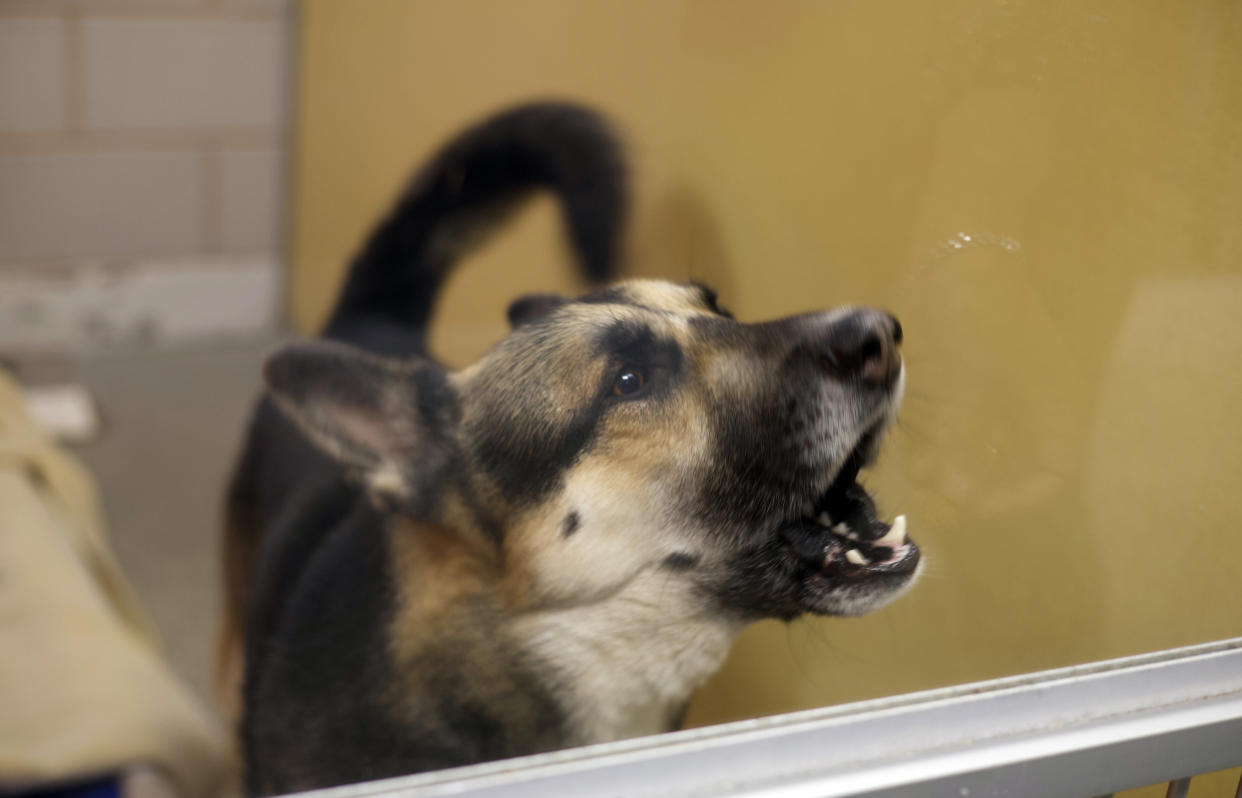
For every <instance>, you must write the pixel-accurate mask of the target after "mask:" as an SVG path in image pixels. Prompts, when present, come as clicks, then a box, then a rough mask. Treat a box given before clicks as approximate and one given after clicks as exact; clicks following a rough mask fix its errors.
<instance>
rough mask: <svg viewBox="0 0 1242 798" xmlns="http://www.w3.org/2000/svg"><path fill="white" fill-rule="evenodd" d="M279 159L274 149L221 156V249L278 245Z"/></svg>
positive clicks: (267, 247)
mask: <svg viewBox="0 0 1242 798" xmlns="http://www.w3.org/2000/svg"><path fill="white" fill-rule="evenodd" d="M282 199H283V197H282V193H281V191H280V157H279V153H278V151H277V150H275V149H254V150H225V151H223V152H222V153H221V154H220V246H221V247H223V248H224V249H228V250H238V249H271V248H273V247H275V246H276V244H277V242H278V241H279V231H278V230H277V227H276V226H277V224H279V220H280V218H281V214H280V205H281V202H282Z"/></svg>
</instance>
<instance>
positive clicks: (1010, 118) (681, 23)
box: [290, 0, 1242, 723]
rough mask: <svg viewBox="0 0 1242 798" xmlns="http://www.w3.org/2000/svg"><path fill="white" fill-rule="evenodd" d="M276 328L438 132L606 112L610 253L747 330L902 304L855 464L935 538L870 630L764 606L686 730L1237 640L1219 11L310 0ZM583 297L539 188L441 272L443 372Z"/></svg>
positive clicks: (1239, 326)
mask: <svg viewBox="0 0 1242 798" xmlns="http://www.w3.org/2000/svg"><path fill="white" fill-rule="evenodd" d="M304 12H305V13H304V17H303V21H302V33H303V41H302V55H301V58H302V63H301V86H300V92H299V104H298V109H297V112H298V120H297V125H298V141H297V154H296V170H295V172H296V176H297V178H296V192H295V197H294V213H293V218H292V244H293V248H292V249H293V259H294V269H293V274H292V285H291V292H290V310H291V313H292V316H293V318H294V319H295V320H296V322H297V323H298V324H299V325H300V326H301V327H303V328H304V329H308V328H313V327H314V326H315V325H316V324H317V323H318V321H319V320H320V319H321V318H322V317H323V314H324V313H325V309H326V304H327V302H328V301H329V299H330V297H331V296H332V294H333V292H334V290H335V284H336V280H337V279H338V277H339V275H340V273H341V269H342V267H343V264H344V262H345V260H346V258H347V257H348V255H349V254H350V252H351V251H352V250H353V249H354V248H355V247H356V246H357V245H358V243H359V241H360V240H361V237H362V236H363V234H364V232H365V230H366V229H367V227H368V226H369V225H370V224H371V223H372V222H373V221H374V220H375V219H376V217H377V215H378V214H379V213H380V212H381V211H382V210H383V209H384V207H385V206H386V204H387V203H388V201H389V200H390V199H391V197H392V195H393V193H394V192H395V191H396V190H397V188H398V186H399V185H400V184H401V182H402V181H403V179H404V177H405V176H406V175H407V174H408V172H409V169H410V168H411V167H412V166H413V165H414V164H416V163H417V162H419V161H420V160H421V159H422V158H423V157H424V156H425V155H427V154H428V152H429V150H430V149H431V148H432V147H433V146H434V145H435V144H436V143H437V142H439V141H441V140H442V139H443V138H444V137H445V136H447V135H449V134H450V133H452V132H453V131H455V130H457V129H458V128H459V127H460V126H462V125H463V124H465V123H466V122H468V121H470V120H473V119H476V118H477V117H479V116H480V115H482V114H485V113H487V112H489V111H491V110H495V109H497V108H499V107H501V106H504V105H507V104H510V103H513V102H515V101H518V100H521V99H526V98H531V97H547V96H554V97H564V98H575V99H581V100H584V101H587V102H589V103H591V104H593V105H595V106H597V107H599V108H601V109H603V110H604V111H605V112H607V113H608V114H610V115H611V116H612V117H613V118H614V119H615V120H616V121H617V122H618V123H619V124H620V125H621V126H622V128H623V130H624V133H625V136H626V138H627V140H628V143H629V146H630V150H631V153H632V160H633V165H634V171H635V178H636V181H637V196H638V207H637V209H636V215H637V219H636V224H635V226H634V230H633V233H632V236H631V239H630V244H629V246H630V270H631V272H634V273H644V274H659V275H663V276H667V277H670V278H674V279H685V278H688V277H691V276H693V277H695V278H697V279H703V280H707V281H709V282H713V283H715V284H716V285H717V286H718V287H719V288H720V289H721V294H722V298H723V301H724V302H725V303H726V304H727V305H729V306H730V307H732V308H733V309H735V310H736V311H737V312H738V315H739V316H740V317H741V318H743V319H744V320H757V319H761V318H765V317H773V316H778V315H785V314H789V313H792V312H796V311H800V310H804V309H809V308H813V307H821V306H829V305H833V304H836V303H840V302H846V301H849V302H865V303H869V304H876V305H881V306H885V307H889V308H892V309H893V310H895V311H896V312H897V313H898V315H899V316H900V317H901V319H902V322H903V324H904V325H905V327H906V330H907V342H908V343H907V347H906V354H907V358H908V364H909V376H910V386H911V387H910V390H909V394H908V399H907V402H906V405H905V409H904V411H903V415H902V420H901V424H900V426H899V427H898V429H897V430H896V431H895V434H894V435H893V436H892V438H891V440H890V445H889V447H888V449H887V452H886V455H885V457H884V459H883V461H882V462H881V464H880V465H879V467H878V468H877V469H876V470H875V472H874V474H873V475H872V476H871V478H870V480H869V484H870V485H871V486H872V487H874V488H875V489H876V492H877V494H878V496H879V497H880V501H881V503H882V505H883V506H884V507H885V508H886V509H887V510H888V511H889V512H890V513H895V512H900V511H904V512H906V513H908V514H909V516H910V519H911V524H912V532H913V534H914V536H915V537H916V538H917V539H918V540H919V542H920V543H921V544H922V545H923V547H924V549H925V551H926V553H927V557H928V560H929V568H928V574H927V576H926V578H925V579H924V581H923V582H922V583H921V584H920V585H919V587H918V588H917V589H916V590H915V592H914V593H912V594H911V595H910V596H908V597H907V598H905V599H903V600H902V601H900V602H898V603H897V604H896V605H894V606H893V607H891V608H890V609H888V610H885V611H884V612H882V613H879V614H877V615H874V616H870V617H868V618H865V619H860V620H825V619H814V620H807V621H802V622H798V623H796V624H794V625H792V626H788V627H786V626H784V625H781V624H777V623H765V624H759V625H757V626H755V627H754V628H752V629H750V630H749V631H748V632H747V633H745V634H744V635H743V638H742V640H741V641H740V644H739V645H738V646H737V649H736V651H735V652H734V655H733V656H732V657H731V658H730V660H729V662H728V664H727V665H726V667H725V668H724V670H723V672H722V673H721V674H720V675H719V677H718V678H716V679H715V680H714V681H712V682H711V684H710V685H708V687H707V688H706V689H705V690H703V691H702V693H701V695H700V697H699V700H698V701H697V702H696V704H695V706H694V708H693V710H692V713H691V721H692V722H694V723H707V722H713V721H719V720H727V719H736V718H741V717H748V716H754V715H760V714H766V713H771V712H776V711H783V710H790V709H795V708H804V707H811V706H817V705H822V704H828V703H836V702H842V701H849V700H854V699H861V698H866V697H872V696H878V695H884V694H890V693H896V692H901V691H907V690H914V689H920V688H927V687H933V686H938V685H945V684H951V683H959V682H965V681H969V680H974V679H979V678H984V677H991V676H998V675H1002V674H1009V673H1015V672H1021V671H1031V670H1037V669H1042V668H1047V667H1052V666H1057V665H1064V664H1068V663H1076V662H1083V661H1088V660H1093V659H1100V658H1104V657H1113V656H1119V655H1123V654H1127V653H1132V652H1137V651H1143V650H1150V649H1157V648H1163V647H1168V646H1174V645H1181V644H1187V643H1193V642H1199V641H1205V640H1210V639H1215V638H1221V637H1227V636H1234V635H1240V634H1242V586H1240V585H1239V583H1240V582H1242V532H1239V527H1238V521H1237V519H1238V516H1239V515H1240V514H1242V512H1240V511H1242V499H1240V498H1239V495H1240V492H1242V479H1240V478H1242V421H1240V416H1242V4H1239V3H1237V2H1234V0H1219V1H1218V2H1191V1H1190V0H1188V1H1187V2H1182V3H1156V2H1135V0H1116V2H1098V1H1094V0H1092V1H1091V2H1084V1H1082V0H1076V1H1073V2H1046V1H1045V0H1038V1H1036V0H1031V1H1030V2H1027V1H1026V0H1008V1H1006V0H990V1H989V0H942V1H941V2H936V3H921V2H901V3H898V2H890V1H886V0H857V1H856V2H855V1H849V2H826V1H822V0H817V1H816V2H780V3H772V2H759V1H758V0H752V1H751V2H725V1H724V0H713V2H704V3H697V2H686V1H684V0H683V1H681V2H677V1H675V0H641V1H635V0H626V1H625V2H621V1H620V0H618V2H607V3H605V2H580V1H579V0H523V1H522V2H514V3H506V2H491V1H487V2H485V1H484V0H459V1H458V2H439V3H432V2H411V1H410V0H384V1H382V2H381V1H380V0H368V1H367V2H357V0H307V2H305V3H304ZM556 288H560V289H564V290H573V289H574V288H575V284H574V282H573V279H572V275H571V274H570V270H569V267H568V265H567V263H566V258H565V255H564V249H563V245H562V244H561V243H560V241H559V230H558V227H557V220H556V216H555V214H554V213H553V212H552V208H551V205H550V203H547V202H544V203H541V204H537V205H536V206H535V207H534V208H533V209H532V210H531V211H530V212H529V213H527V214H525V215H524V216H523V217H522V219H521V221H520V223H519V224H518V225H516V226H515V227H514V228H512V229H511V230H509V231H507V232H506V233H505V234H504V235H503V236H502V237H501V238H500V240H498V241H497V242H496V243H495V245H493V246H491V247H489V248H488V249H487V250H486V251H485V252H484V253H483V254H481V255H479V256H477V257H475V258H474V259H472V260H471V261H470V262H469V263H468V264H467V265H466V266H465V268H464V269H462V270H461V271H459V272H458V273H457V274H456V276H455V277H454V278H453V281H452V284H451V286H450V288H449V291H448V297H447V300H446V303H445V305H444V306H443V310H442V313H441V324H440V325H439V327H438V329H437V337H436V339H435V341H436V348H437V349H438V351H440V352H441V353H442V354H443V355H444V356H445V357H446V359H448V360H449V361H450V362H454V363H458V364H460V363H462V362H465V360H467V359H468V358H469V357H471V356H473V355H474V354H477V353H478V352H479V351H481V349H482V348H483V347H484V346H485V344H486V342H487V341H489V340H491V339H494V338H496V337H498V336H499V335H501V334H502V333H503V329H504V328H503V325H502V324H501V320H502V318H503V311H504V307H505V305H506V302H507V300H508V299H509V298H511V297H512V296H514V295H516V294H518V293H521V292H525V291H530V290H537V289H543V290H547V289H556Z"/></svg>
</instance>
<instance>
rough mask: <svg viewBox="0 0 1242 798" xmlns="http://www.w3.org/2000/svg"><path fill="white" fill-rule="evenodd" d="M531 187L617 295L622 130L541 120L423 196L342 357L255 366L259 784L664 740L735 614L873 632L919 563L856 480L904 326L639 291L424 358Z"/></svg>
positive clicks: (249, 580) (641, 284)
mask: <svg viewBox="0 0 1242 798" xmlns="http://www.w3.org/2000/svg"><path fill="white" fill-rule="evenodd" d="M535 189H547V190H550V191H551V192H552V193H553V194H555V195H556V196H557V197H558V198H559V200H560V203H561V205H562V207H563V209H564V212H565V221H566V227H567V232H568V238H569V240H570V241H571V242H572V248H573V251H574V254H575V257H576V259H577V261H578V263H579V265H580V267H581V268H582V269H583V271H584V272H585V274H586V275H588V276H589V277H591V278H595V279H597V280H602V279H605V278H608V277H610V276H612V274H613V272H614V269H615V266H616V261H617V260H618V255H617V253H618V251H619V241H620V237H621V231H622V228H623V226H624V221H625V216H626V189H625V169H624V165H623V161H622V157H621V153H620V147H619V145H618V143H617V140H616V138H615V136H614V135H613V133H612V132H611V130H610V128H609V127H608V125H607V124H606V123H605V122H604V121H603V120H602V119H601V118H600V117H599V116H597V115H596V114H595V113H593V112H591V111H589V110H586V109H583V108H580V107H576V106H573V105H568V104H558V103H537V104H532V105H526V106H522V107H519V108H516V109H512V110H509V111H507V112H504V113H501V114H499V115H496V116H494V117H492V118H489V119H487V120H485V121H483V122H481V123H479V124H477V125H476V126H474V127H473V128H471V129H469V130H467V131H466V132H464V133H462V134H461V135H459V136H458V137H457V138H456V139H455V140H453V141H451V142H450V143H449V144H447V145H446V146H445V148H444V149H443V150H441V151H440V152H439V154H438V155H436V156H435V157H434V158H433V159H431V161H430V162H429V163H428V164H427V165H426V166H425V167H424V168H423V169H422V170H421V171H420V172H418V173H417V174H416V175H415V177H414V179H413V181H412V183H411V185H410V186H409V188H408V189H407V190H406V191H405V193H404V194H403V195H402V197H401V198H400V199H399V200H398V202H397V203H396V206H395V208H394V209H393V210H392V212H391V214H390V215H389V216H388V217H387V219H386V220H384V221H383V222H382V223H381V224H380V225H379V226H378V227H377V229H376V230H375V232H374V233H373V234H372V236H371V238H370V239H369V240H368V242H367V243H366V244H365V246H364V247H363V248H362V250H361V252H360V254H359V255H358V256H357V257H356V259H355V260H354V262H353V263H352V265H351V269H350V271H349V273H348V276H347V278H346V282H345V284H344V287H343V289H342V292H341V295H340V299H339V302H338V304H337V306H336V307H335V309H334V311H333V312H332V314H331V317H330V319H329V321H328V322H327V325H326V327H325V328H324V330H323V333H322V335H321V336H320V337H319V338H318V339H317V340H313V341H306V342H298V343H292V344H289V345H287V346H285V347H284V348H283V349H281V350H279V351H277V352H276V353H275V354H274V355H273V356H272V357H271V358H270V359H269V360H268V362H267V363H266V366H265V379H266V386H267V390H266V396H265V398H263V399H262V400H261V401H260V403H259V405H258V407H257V410H256V411H255V414H254V417H253V420H252V423H251V426H250V429H249V432H248V438H247V441H246V444H245V446H244V450H243V454H242V457H241V459H240V463H239V465H238V467H237V470H236V472H235V475H234V478H233V480H232V482H231V485H230V487H229V491H228V497H227V523H226V527H227V528H226V536H225V553H226V574H227V585H226V592H227V594H228V606H227V612H226V615H227V617H226V627H225V632H224V634H223V636H222V640H223V643H222V657H221V661H222V663H223V665H224V670H225V671H231V672H233V673H234V674H236V673H239V672H243V671H244V677H243V679H242V682H243V687H242V696H243V699H242V704H243V707H242V711H241V721H240V736H241V745H242V749H243V757H244V765H245V771H246V788H247V790H248V791H249V792H250V793H251V794H271V793H279V792H290V791H295V790H304V789H309V788H317V787H325V786H329V785H336V784H342V783H346V782H357V781H363V780H369V779H375V778H380V777H387V776H393V775H398V774H406V773H414V772H418V771H425V770H432V769H438V768H446V767H452V766H457V765H466V764H470V763H475V762H481V761H486V760H492V759H499V758H504V757H512V756H518V755H523V754H532V753H537V752H543V751H550V750H554V749H559V748H564V747H568V746H576V745H583V744H588V743H596V742H603V741H609V740H616V739H621V738H626V737H632V736H636V735H643V734H652V733H657V732H663V731H668V730H671V729H674V728H676V727H677V726H678V725H679V723H680V719H681V717H682V714H683V712H684V709H685V707H686V705H687V703H688V701H689V698H690V695H691V692H692V691H693V690H694V689H695V688H696V687H697V686H698V685H700V684H701V683H702V682H703V681H704V680H705V679H706V678H707V677H708V676H709V675H710V674H711V673H713V672H714V671H715V670H716V669H717V668H718V667H719V666H720V664H721V662H722V661H723V659H724V657H725V655H726V653H727V651H728V650H729V647H730V645H731V642H732V641H733V639H734V637H735V636H736V635H737V633H738V632H739V631H740V630H741V629H742V628H743V627H744V626H746V625H747V624H749V623H751V622H753V621H755V620H758V619H762V618H781V619H792V618H795V617H797V616H800V615H802V614H804V613H813V614H820V615H860V614H863V613H866V612H869V611H872V610H875V609H878V608H879V607H881V606H883V605H885V604H887V603H889V602H890V601H892V600H893V599H895V598H896V597H897V596H898V595H900V594H901V593H902V592H903V591H905V590H906V589H907V588H909V586H910V585H911V584H912V583H913V581H914V579H915V577H916V575H917V573H918V571H919V566H920V554H919V549H918V547H917V546H916V545H915V544H914V543H913V542H912V541H911V540H910V539H909V538H908V537H907V536H906V532H905V518H904V517H902V516H899V517H898V518H896V519H895V520H894V521H893V522H891V523H887V522H884V521H882V520H880V518H879V515H878V513H877V511H876V507H875V504H874V502H873V501H872V499H871V497H870V496H869V495H868V494H867V493H866V491H864V490H863V489H862V487H861V486H860V485H859V484H858V481H857V476H858V472H859V469H860V468H862V467H864V466H866V465H868V464H869V463H871V462H872V461H873V460H874V459H875V457H876V454H877V452H878V448H879V446H880V442H881V439H882V437H883V435H884V433H885V431H886V430H887V429H888V428H889V427H890V425H891V424H892V423H893V421H894V419H895V418H896V415H897V410H898V407H899V405H900V402H901V397H902V393H903V388H904V384H905V368H904V364H903V361H902V358H901V354H900V344H901V341H902V329H901V326H900V324H899V323H898V322H897V320H896V319H895V318H894V317H893V316H891V315H890V314H888V313H886V312H882V311H878V310H871V309H865V308H855V307H845V308H837V309H834V310H828V311H822V312H815V313H804V314H801V315H796V316H792V317H788V318H783V319H779V320H775V321H767V322H762V323H755V324H747V323H742V322H740V321H738V320H736V319H735V318H734V317H733V316H732V315H731V314H730V313H729V312H728V311H727V310H726V309H725V308H723V307H722V306H721V305H720V304H719V302H718V299H717V296H716V294H715V293H714V292H713V291H712V290H711V289H709V288H707V287H705V286H702V285H697V284H675V283H669V282H661V281H654V280H631V281H626V282H620V283H617V284H614V285H612V286H611V287H607V288H600V289H598V290H595V291H593V292H591V293H588V294H586V295H585V296H580V297H578V298H576V299H569V298H566V297H562V296H559V295H553V294H536V295H531V296H527V297H522V298H519V299H518V300H516V301H515V302H513V304H512V305H511V306H510V307H509V311H508V316H509V322H510V324H511V327H512V329H511V331H510V332H509V333H508V334H507V335H506V336H505V337H504V338H503V339H502V340H501V341H499V342H498V343H497V344H496V345H495V346H494V347H493V348H492V349H491V350H490V351H489V352H488V353H487V354H485V355H484V356H483V357H482V358H481V359H480V360H479V361H478V362H476V363H474V364H473V365H470V366H468V367H466V368H464V369H462V370H460V371H455V372H449V371H447V370H446V369H445V368H443V367H442V366H440V365H438V364H437V363H436V362H435V361H433V360H432V359H431V358H430V357H429V356H428V354H427V352H426V349H425V339H426V330H427V325H428V318H429V316H430V314H431V311H432V307H433V302H434V299H435V296H436V293H437V289H438V287H439V286H440V285H441V283H442V282H443V280H444V278H445V275H446V274H447V272H448V271H449V269H450V268H451V266H452V264H453V263H454V262H455V261H456V260H457V259H459V258H460V256H461V255H462V254H463V253H464V252H465V251H467V250H468V249H469V248H470V247H472V246H474V245H475V244H476V243H477V242H479V241H481V240H483V237H484V236H485V234H486V233H487V232H488V231H489V230H491V229H493V228H495V227H496V226H497V225H498V224H499V223H500V222H501V221H502V220H503V219H504V218H505V217H506V215H507V214H508V213H509V212H510V211H511V210H512V209H514V208H516V207H517V206H518V205H519V204H520V202H521V200H522V199H523V198H524V197H526V196H527V195H528V194H529V193H530V192H531V191H533V190H535ZM243 662H244V665H242V664H240V663H243Z"/></svg>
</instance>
